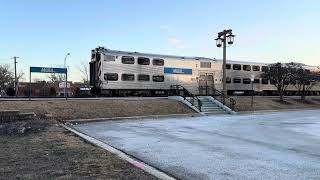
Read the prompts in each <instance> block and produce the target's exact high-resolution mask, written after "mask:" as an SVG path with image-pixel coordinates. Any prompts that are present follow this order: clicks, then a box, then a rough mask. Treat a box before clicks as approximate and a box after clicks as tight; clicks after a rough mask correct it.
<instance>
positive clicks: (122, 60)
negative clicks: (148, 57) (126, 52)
mask: <svg viewBox="0 0 320 180" xmlns="http://www.w3.org/2000/svg"><path fill="white" fill-rule="evenodd" d="M124 58H130V59H131V60H133V63H127V62H124V60H125V59H124ZM127 60H128V59H127ZM121 63H122V64H134V63H135V58H134V57H133V56H122V57H121Z"/></svg>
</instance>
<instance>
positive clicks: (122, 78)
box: [121, 73, 135, 81]
mask: <svg viewBox="0 0 320 180" xmlns="http://www.w3.org/2000/svg"><path fill="white" fill-rule="evenodd" d="M124 76H128V77H129V76H131V77H133V79H132V80H129V79H124ZM121 81H135V75H134V74H127V73H123V74H121Z"/></svg>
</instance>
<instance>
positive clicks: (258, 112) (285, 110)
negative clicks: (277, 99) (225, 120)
mask: <svg viewBox="0 0 320 180" xmlns="http://www.w3.org/2000/svg"><path fill="white" fill-rule="evenodd" d="M313 110H319V108H296V109H279V110H256V111H239V112H238V114H240V115H241V114H262V113H272V112H290V111H313Z"/></svg>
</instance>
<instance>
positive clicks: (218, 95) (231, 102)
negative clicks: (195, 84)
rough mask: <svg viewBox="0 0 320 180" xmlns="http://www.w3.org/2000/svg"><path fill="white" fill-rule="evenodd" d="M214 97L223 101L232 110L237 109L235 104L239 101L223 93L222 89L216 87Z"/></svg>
mask: <svg viewBox="0 0 320 180" xmlns="http://www.w3.org/2000/svg"><path fill="white" fill-rule="evenodd" d="M213 97H214V98H215V99H216V100H218V101H219V102H221V103H222V104H223V105H225V106H227V107H229V108H230V109H232V110H235V106H236V104H237V101H236V100H235V99H234V98H232V97H230V96H228V95H225V94H223V93H222V92H221V91H219V90H217V89H214V95H213Z"/></svg>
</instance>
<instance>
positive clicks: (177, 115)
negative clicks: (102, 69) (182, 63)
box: [63, 113, 199, 124]
mask: <svg viewBox="0 0 320 180" xmlns="http://www.w3.org/2000/svg"><path fill="white" fill-rule="evenodd" d="M197 116H199V114H197V113H189V114H169V115H151V116H131V117H112V118H93V119H74V120H63V122H66V123H78V124H80V123H89V122H99V121H117V120H140V119H162V118H184V117H197Z"/></svg>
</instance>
